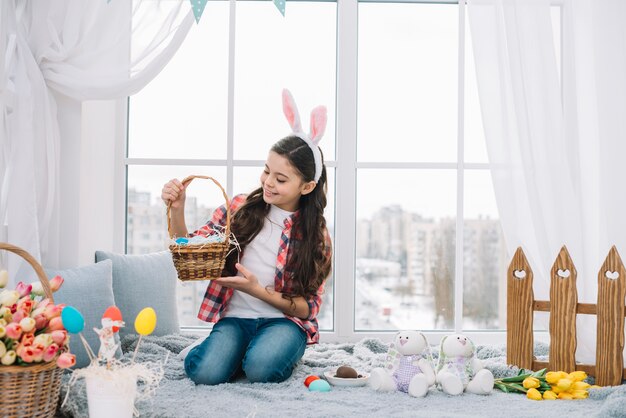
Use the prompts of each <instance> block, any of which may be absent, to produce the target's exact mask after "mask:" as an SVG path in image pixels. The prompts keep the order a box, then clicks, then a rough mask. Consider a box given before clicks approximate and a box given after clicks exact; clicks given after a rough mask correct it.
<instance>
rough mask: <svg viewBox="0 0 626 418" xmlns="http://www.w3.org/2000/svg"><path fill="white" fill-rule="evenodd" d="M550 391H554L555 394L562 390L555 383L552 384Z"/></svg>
mask: <svg viewBox="0 0 626 418" xmlns="http://www.w3.org/2000/svg"><path fill="white" fill-rule="evenodd" d="M551 388H552V392H554V393H556V394H557V395H558V394H559V393H561V392H564V390H562V389H561V388H560V387H558V386H557V385H552V386H551Z"/></svg>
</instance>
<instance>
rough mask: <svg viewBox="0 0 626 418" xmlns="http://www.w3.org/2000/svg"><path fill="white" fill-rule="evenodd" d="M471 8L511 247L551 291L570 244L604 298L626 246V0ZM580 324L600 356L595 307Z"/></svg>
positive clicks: (507, 1)
mask: <svg viewBox="0 0 626 418" xmlns="http://www.w3.org/2000/svg"><path fill="white" fill-rule="evenodd" d="M555 14H556V15H557V16H559V18H557V19H553V17H554V15H555ZM468 15H469V22H470V29H471V35H472V42H473V50H474V55H475V62H476V73H477V78H478V89H479V96H480V104H481V110H482V114H483V125H484V128H485V136H486V140H487V149H488V154H489V161H490V164H492V166H493V168H492V177H493V183H494V189H495V194H496V200H497V204H498V209H499V212H500V218H501V221H502V227H503V230H504V234H505V238H506V242H507V247H508V251H509V253H510V254H513V252H514V251H515V249H516V248H517V247H518V246H522V247H523V248H524V251H525V253H526V255H527V256H528V257H529V261H530V262H531V265H532V267H533V272H534V274H535V286H534V288H535V298H536V299H542V300H547V299H548V294H549V272H550V268H551V266H552V264H553V262H554V260H555V258H556V256H557V254H558V252H559V249H560V247H561V246H562V245H563V244H565V245H567V248H568V250H569V252H570V254H571V256H572V260H573V261H574V263H575V265H576V268H577V271H578V280H577V287H578V294H579V298H578V299H579V302H585V303H596V297H597V274H598V271H599V269H600V267H601V265H602V263H603V262H604V258H605V257H606V255H607V254H608V252H609V249H610V248H611V245H616V246H617V248H618V250H619V251H621V254H622V257H626V212H625V211H624V208H625V207H626V187H625V186H626V184H625V180H626V164H624V163H623V158H624V156H625V155H626V140H625V138H626V123H625V122H624V120H625V119H626V118H625V117H624V115H626V29H625V28H626V26H625V25H624V22H625V21H626V2H623V1H620V0H563V1H562V2H558V3H555V2H553V1H551V0H468ZM553 22H558V23H557V24H556V26H560V27H555V25H553ZM623 260H626V258H623ZM544 319H545V318H544ZM577 334H578V349H577V360H578V361H582V362H588V363H592V364H593V363H595V336H596V333H595V318H593V317H590V316H585V315H579V316H578V333H577Z"/></svg>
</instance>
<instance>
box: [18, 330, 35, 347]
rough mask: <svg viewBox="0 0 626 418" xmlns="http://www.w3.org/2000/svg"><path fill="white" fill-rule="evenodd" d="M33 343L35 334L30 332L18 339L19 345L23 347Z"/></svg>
mask: <svg viewBox="0 0 626 418" xmlns="http://www.w3.org/2000/svg"><path fill="white" fill-rule="evenodd" d="M34 342H35V334H34V333H32V332H29V333H26V334H24V335H22V338H21V339H20V345H23V346H25V347H28V346H31V345H33V344H34Z"/></svg>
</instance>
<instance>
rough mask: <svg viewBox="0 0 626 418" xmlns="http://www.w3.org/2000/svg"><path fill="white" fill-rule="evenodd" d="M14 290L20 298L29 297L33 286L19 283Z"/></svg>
mask: <svg viewBox="0 0 626 418" xmlns="http://www.w3.org/2000/svg"><path fill="white" fill-rule="evenodd" d="M15 290H17V293H19V294H20V297H21V298H22V297H24V296H28V295H30V292H31V290H33V286H32V285H30V284H26V283H24V282H19V283H18V284H17V287H16V288H15Z"/></svg>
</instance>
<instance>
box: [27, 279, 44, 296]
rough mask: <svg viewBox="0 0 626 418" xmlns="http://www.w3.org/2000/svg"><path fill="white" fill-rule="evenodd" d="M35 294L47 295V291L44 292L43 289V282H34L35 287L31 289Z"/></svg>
mask: <svg viewBox="0 0 626 418" xmlns="http://www.w3.org/2000/svg"><path fill="white" fill-rule="evenodd" d="M30 292H31V293H32V294H33V295H36V296H45V295H46V292H44V290H43V285H42V284H41V282H34V283H33V288H32V290H31V291H30Z"/></svg>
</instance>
